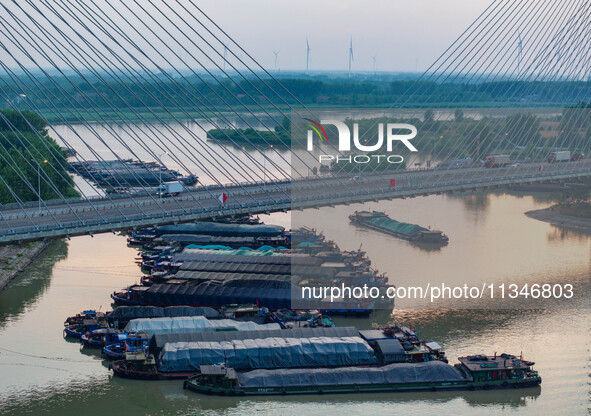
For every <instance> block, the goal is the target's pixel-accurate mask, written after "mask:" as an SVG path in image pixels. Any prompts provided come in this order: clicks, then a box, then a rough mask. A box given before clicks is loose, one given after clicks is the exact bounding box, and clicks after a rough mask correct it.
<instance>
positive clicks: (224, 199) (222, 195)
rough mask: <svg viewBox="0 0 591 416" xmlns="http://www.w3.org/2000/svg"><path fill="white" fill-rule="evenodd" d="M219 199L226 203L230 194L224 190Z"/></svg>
mask: <svg viewBox="0 0 591 416" xmlns="http://www.w3.org/2000/svg"><path fill="white" fill-rule="evenodd" d="M218 199H219V200H220V202H221V204H222V205H224V204H225V203H226V199H228V195H226V193H225V192H222V194H221V195H220V197H219V198H218Z"/></svg>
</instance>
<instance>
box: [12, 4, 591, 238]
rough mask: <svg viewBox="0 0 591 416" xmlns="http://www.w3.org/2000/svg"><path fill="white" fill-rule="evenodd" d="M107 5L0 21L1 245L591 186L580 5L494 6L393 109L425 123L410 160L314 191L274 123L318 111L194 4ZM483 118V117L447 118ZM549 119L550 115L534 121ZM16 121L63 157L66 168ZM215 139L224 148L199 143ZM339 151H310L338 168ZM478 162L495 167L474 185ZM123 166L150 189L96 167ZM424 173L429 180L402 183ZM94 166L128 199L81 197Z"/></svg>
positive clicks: (359, 171)
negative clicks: (167, 189)
mask: <svg viewBox="0 0 591 416" xmlns="http://www.w3.org/2000/svg"><path fill="white" fill-rule="evenodd" d="M103 3H104V4H101V7H96V5H94V4H93V5H90V4H88V3H87V2H83V1H81V0H58V1H49V0H40V1H38V2H33V1H28V0H26V1H16V0H15V1H13V2H6V3H3V4H0V7H1V8H2V13H0V49H1V50H2V58H1V61H0V67H1V71H0V102H3V103H4V104H3V107H4V109H5V110H10V111H11V113H10V114H12V115H7V114H8V113H0V127H1V129H0V195H5V196H6V197H7V200H8V201H9V203H7V204H5V205H3V206H2V208H1V209H0V243H2V242H10V241H23V240H31V239H41V238H54V237H64V236H71V235H78V234H88V233H98V232H109V231H112V230H116V229H122V228H128V227H137V226H145V225H157V224H163V223H170V222H181V221H190V220H199V219H210V218H214V217H220V216H230V215H241V214H255V213H265V212H276V211H286V210H290V209H300V208H307V207H319V206H330V205H336V204H349V203H355V202H363V201H374V200H380V199H387V198H400V197H413V196H419V195H430V194H437V193H443V192H462V191H472V190H477V189H487V188H491V187H498V186H504V185H509V184H522V183H531V182H540V181H547V180H568V179H571V178H580V177H587V176H591V159H588V158H587V157H585V156H583V155H585V154H589V153H591V152H590V150H591V149H589V148H590V147H591V140H589V138H590V137H589V133H590V132H591V120H590V117H589V111H590V110H589V106H588V105H587V103H588V102H589V101H590V100H591V89H590V88H589V82H588V80H589V76H590V75H591V74H590V71H591V68H590V64H589V62H591V60H590V59H589V56H588V54H589V51H590V50H591V48H590V47H589V40H590V39H591V37H590V36H589V24H590V23H591V19H590V17H591V16H590V14H591V13H590V6H591V4H590V2H589V1H563V2H553V1H541V0H540V1H530V2H519V1H511V0H498V1H493V2H492V3H491V5H490V6H489V7H488V8H487V9H486V10H484V11H483V12H482V14H481V15H480V16H479V17H478V18H477V19H476V20H475V21H474V22H473V23H472V24H471V25H470V26H469V27H468V28H467V29H466V30H465V31H464V32H463V33H461V34H459V37H458V38H457V39H456V41H455V42H454V43H453V44H452V45H450V47H449V48H448V49H447V50H446V51H444V52H443V53H442V55H441V56H440V57H439V58H438V59H437V60H436V61H435V62H434V63H433V65H432V66H431V67H430V68H429V69H428V70H427V71H426V72H425V73H424V74H423V75H422V76H421V77H420V78H419V79H417V80H416V81H415V82H413V83H410V84H409V86H408V87H407V91H405V93H404V94H402V95H401V96H400V98H398V99H397V101H396V102H392V103H391V108H392V109H400V110H405V109H408V108H414V109H416V108H419V109H420V112H421V115H420V116H419V118H418V119H417V117H416V115H415V116H414V120H415V121H412V120H410V119H409V120H408V122H416V123H419V126H418V135H417V137H416V139H415V140H417V143H420V144H421V145H422V147H421V148H420V149H419V152H416V153H415V152H407V153H405V154H404V158H405V162H406V165H405V166H406V169H397V170H391V171H387V170H384V169H382V168H381V167H380V165H379V164H367V165H359V166H356V167H355V168H354V169H352V170H351V169H349V170H348V171H347V173H344V172H342V171H341V172H333V173H332V174H321V175H311V174H310V172H312V171H314V172H316V171H317V169H318V168H319V163H318V159H317V153H309V152H306V151H304V150H302V149H301V148H298V144H297V141H296V142H294V143H295V144H294V146H292V147H291V148H290V145H291V138H303V137H306V134H307V131H306V128H305V127H302V126H301V125H299V124H297V123H291V126H288V125H286V123H285V122H284V120H285V118H287V119H292V120H294V119H297V118H314V119H316V118H317V117H316V112H315V111H312V110H311V109H310V108H308V106H307V105H306V104H305V103H303V102H301V101H300V99H299V98H298V97H297V96H296V95H294V94H293V93H292V92H290V91H289V89H288V88H286V86H285V85H284V84H283V83H282V81H281V80H280V79H276V78H275V77H273V75H271V74H270V73H268V72H267V71H265V69H264V68H263V67H262V66H261V65H259V64H258V62H257V60H256V59H255V58H254V57H252V56H250V55H249V54H248V52H247V51H246V50H244V49H243V48H242V47H241V46H240V45H239V44H238V43H237V42H236V41H235V40H234V39H233V38H232V37H231V36H229V35H228V34H227V33H226V32H225V31H224V30H223V29H222V28H220V27H219V26H217V25H216V23H215V22H214V21H213V20H211V19H210V18H209V16H208V15H207V14H206V13H205V12H204V11H202V10H201V9H200V8H199V7H198V5H197V4H196V3H195V2H194V1H192V0H177V1H172V2H168V1H167V2H165V1H161V0H148V1H146V2H140V1H136V0H133V1H132V2H127V1H124V0H103ZM540 85H542V87H540ZM448 86H452V87H453V88H452V87H449V88H448ZM458 86H460V87H458ZM482 97H485V98H482ZM483 103H484V104H486V105H485V106H486V107H488V109H490V110H491V112H490V115H488V114H487V112H486V111H483V110H482V111H481V110H479V111H474V112H473V113H474V115H472V116H469V115H468V114H467V115H466V116H464V115H463V114H458V113H457V112H455V115H454V118H455V119H454V118H451V117H450V116H449V114H450V113H452V114H453V113H454V109H457V108H464V109H466V110H465V111H466V113H468V110H467V109H468V108H471V107H477V106H479V105H483ZM483 106H484V105H483ZM549 107H554V108H557V110H556V111H555V114H554V113H552V112H550V115H549V116H547V117H546V118H545V121H544V122H543V123H542V122H540V121H539V120H533V119H535V118H536V117H537V115H538V113H539V112H543V111H542V110H546V109H547V108H549ZM430 108H433V110H432V111H431V112H429V110H428V109H430ZM503 109H505V111H506V114H507V115H506V116H499V115H498V114H499V113H502V111H501V112H499V110H503ZM493 110H494V111H493ZM26 111H33V112H35V113H37V114H39V115H40V117H41V119H42V122H43V123H41V122H40V123H41V124H47V125H49V127H50V130H51V131H52V136H53V137H54V138H55V139H56V141H57V142H58V143H59V144H60V145H62V146H63V147H65V148H66V149H67V150H69V151H71V154H73V155H74V156H70V158H69V160H66V158H65V156H64V154H63V152H62V151H61V150H60V149H59V148H58V147H56V146H54V145H52V144H51V142H50V141H49V140H48V138H47V136H46V133H45V131H44V128H38V126H37V123H33V122H32V121H31V119H30V117H29V118H28V117H27V114H29V113H26ZM416 111H417V110H415V114H416ZM423 112H424V115H423V114H422V113H423ZM464 117H465V119H464ZM411 118H412V117H411ZM73 120H75V121H73ZM91 120H92V122H91ZM187 120H188V122H189V123H193V124H194V125H196V126H197V127H198V129H194V128H191V126H189V125H188V123H187ZM462 120H465V121H462ZM466 120H467V121H466ZM532 120H533V121H532ZM397 121H398V122H400V121H401V120H397ZM380 122H383V120H382V121H380ZM377 123H378V121H377V120H376V121H375V124H377ZM454 123H456V124H454ZM542 124H544V126H542ZM56 127H59V128H56ZM239 127H240V128H239ZM210 128H214V129H219V130H220V133H221V134H223V135H224V136H225V137H224V140H223V144H220V143H217V142H212V141H211V140H207V139H206V138H205V137H204V134H203V132H205V131H207V130H208V129H210ZM550 130H551V131H550ZM200 131H201V132H200ZM335 144H336V141H332V140H331V141H330V143H329V142H325V143H323V144H322V151H323V152H325V153H329V154H333V155H335V156H342V157H346V156H347V154H350V152H346V151H342V150H339V149H338V148H337V147H336V146H335ZM564 152H570V153H569V157H568V158H565V159H564V160H562V161H559V160H555V161H552V160H551V158H550V160H551V162H556V163H551V162H548V160H549V159H548V157H549V155H550V154H555V155H556V154H564ZM575 154H576V155H577V156H576V157H575ZM490 155H504V156H507V162H506V163H502V164H501V166H492V167H489V168H487V167H485V166H483V165H486V161H487V160H488V159H487V157H488V156H490ZM571 155H572V157H571ZM559 158H560V157H559ZM127 159H134V160H136V161H138V162H137V163H139V164H140V165H142V168H144V170H145V172H148V175H151V176H152V177H151V178H146V177H144V176H142V175H141V174H139V173H138V170H136V169H135V168H132V167H130V166H129V165H128V164H126V163H122V165H121V166H122V168H120V169H122V170H123V171H124V173H125V174H126V175H125V177H126V178H128V179H123V175H121V170H119V171H117V172H116V171H115V169H114V168H110V167H109V166H111V165H110V163H111V161H119V162H123V161H125V160H127ZM148 159H151V160H154V161H156V163H157V164H158V166H159V169H153V168H150V167H149V163H148V162H142V160H148ZM571 159H572V160H571ZM425 160H429V161H430V162H433V163H432V166H433V167H432V168H428V169H416V168H415V167H416V166H419V165H420V166H421V167H422V166H424V165H425V163H424V161H425ZM509 160H510V162H509ZM89 161H96V162H98V163H99V164H101V163H102V164H103V166H105V168H104V170H103V172H101V173H100V175H104V174H105V171H106V172H107V173H111V174H112V175H111V177H112V178H113V179H112V181H114V183H111V186H114V187H117V188H129V182H130V179H129V178H131V181H132V182H133V183H134V186H133V187H134V192H129V193H125V194H123V195H117V196H115V195H111V194H104V195H103V196H100V197H96V196H93V195H91V194H90V192H89V189H94V188H96V186H97V185H96V184H97V183H100V182H101V180H102V179H103V178H102V177H99V173H97V171H95V170H93V169H91V168H89V167H88V166H90V165H89V163H88V162H89ZM72 162H75V163H77V166H79V171H77V173H78V175H77V176H76V178H75V179H76V180H75V181H74V182H72V180H71V179H70V177H69V175H68V174H67V173H66V168H67V167H68V166H67V165H68V163H72ZM468 162H469V163H468ZM430 164H431V163H430ZM437 165H439V166H437ZM173 168H174V169H175V170H178V171H180V172H182V174H183V175H184V176H187V177H199V180H200V183H199V184H198V185H197V186H194V187H189V188H187V191H186V192H182V193H180V194H178V195H176V196H170V197H167V198H162V197H160V196H158V195H156V193H155V190H154V186H153V184H154V183H157V184H158V183H162V172H163V170H164V171H165V173H166V172H170V171H172V169H173ZM109 169H111V170H112V172H109ZM68 186H71V187H73V188H74V189H75V190H76V191H77V193H78V194H79V195H80V196H79V197H76V198H72V197H71V195H69V194H68V193H67V192H66V191H64V189H66V188H67V187H68ZM26 194H28V195H29V196H30V195H33V198H28V199H29V200H31V199H32V201H31V202H26V200H25V197H24V195H26ZM222 194H224V195H226V197H227V200H226V201H225V202H221V201H220V199H219V198H220V196H221V195H222Z"/></svg>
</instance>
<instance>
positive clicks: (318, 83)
mask: <svg viewBox="0 0 591 416" xmlns="http://www.w3.org/2000/svg"><path fill="white" fill-rule="evenodd" d="M5 81H6V82H7V84H9V86H10V87H13V88H14V90H15V91H23V92H24V93H25V94H26V95H24V97H20V96H19V97H12V98H9V99H8V101H9V102H10V105H17V106H20V108H22V109H29V108H33V107H31V104H34V105H35V107H36V108H38V109H39V111H41V112H42V114H43V115H44V116H45V117H46V118H47V119H48V120H49V121H50V122H52V123H54V122H63V119H62V114H63V115H64V117H65V118H66V119H67V120H69V121H77V120H81V119H84V120H88V121H99V120H101V119H103V120H120V119H122V118H124V119H129V120H138V119H140V118H141V119H145V120H147V121H150V120H158V119H170V118H172V117H174V118H178V119H189V118H195V117H196V118H199V117H203V116H205V115H206V116H215V115H216V112H231V110H232V109H235V110H238V111H253V112H255V111H260V107H261V106H262V107H263V108H265V109H266V110H270V111H273V110H275V109H276V107H275V106H279V108H281V109H282V110H288V109H289V105H292V106H295V107H299V106H301V104H304V105H306V107H308V108H318V107H356V108H363V107H367V108H371V107H390V106H392V105H395V106H396V107H406V108H442V107H448V108H450V107H451V108H462V107H463V108H467V107H472V108H478V107H497V108H498V107H521V106H528V107H530V106H537V107H539V106H553V105H554V106H555V105H557V104H559V105H562V104H561V103H564V102H568V101H569V100H570V99H571V97H572V100H573V102H574V100H576V98H575V97H580V96H588V95H590V94H591V84H590V83H587V82H582V81H554V82H525V81H511V80H507V81H502V82H487V83H481V84H472V83H462V82H456V83H437V82H432V81H417V80H412V79H407V80H394V81H393V80H391V79H377V78H371V77H366V78H365V79H346V78H338V77H336V78H329V77H328V76H317V77H312V78H310V77H306V78H304V77H302V78H280V79H279V80H278V81H279V82H280V83H281V85H278V84H277V83H276V82H275V81H273V80H270V79H263V80H260V79H254V78H253V79H248V80H245V79H234V80H229V79H225V80H223V81H222V85H220V84H219V83H218V82H216V81H214V80H213V79H211V78H206V79H205V80H200V79H198V78H197V77H196V76H194V75H193V76H186V77H185V78H178V79H177V80H175V81H174V82H173V81H171V80H169V79H165V78H162V79H161V80H160V82H158V83H156V82H152V81H150V82H148V81H146V82H144V83H140V84H136V83H124V84H120V83H117V82H114V81H112V82H108V83H106V84H105V83H104V82H101V81H100V80H99V79H98V78H97V77H93V76H91V75H88V76H87V78H86V79H83V78H81V77H71V78H70V79H66V78H63V77H54V78H53V81H50V80H47V79H44V78H43V77H41V79H40V82H41V83H42V85H43V89H44V94H37V93H36V91H37V90H38V88H37V87H36V86H34V85H27V84H26V83H25V85H14V84H13V81H12V80H11V79H10V78H5ZM284 87H285V88H284ZM8 90H10V88H8ZM287 91H289V93H288V92H287ZM292 94H293V95H292ZM277 95H279V97H277ZM267 97H269V99H270V100H271V101H272V102H273V103H274V105H271V104H270V103H269V99H268V98H267ZM2 105H6V104H5V103H1V102H0V107H1V106H2ZM457 116H458V117H457V118H456V120H457V121H461V118H462V114H459V113H458V114H457Z"/></svg>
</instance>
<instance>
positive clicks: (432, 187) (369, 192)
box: [0, 171, 589, 236]
mask: <svg viewBox="0 0 591 416" xmlns="http://www.w3.org/2000/svg"><path fill="white" fill-rule="evenodd" d="M573 174H575V175H581V174H589V172H582V171H571V172H548V173H546V174H544V175H537V174H530V175H522V176H518V177H517V176H507V177H503V178H497V179H496V180H494V181H489V180H486V179H482V178H481V179H475V180H464V181H449V182H439V183H431V184H414V185H406V186H400V187H398V186H397V187H396V189H387V188H385V189H384V192H381V193H376V190H375V189H371V188H363V189H360V190H358V191H356V192H354V193H351V192H346V193H343V192H336V191H335V192H328V193H326V192H325V193H323V197H322V200H319V198H318V196H317V195H313V194H311V193H304V194H302V195H300V194H298V195H297V198H296V199H295V200H294V199H293V198H278V199H273V198H272V197H270V196H269V197H268V198H265V199H261V200H259V201H249V202H243V203H229V204H226V205H224V206H217V207H210V208H207V207H196V208H190V209H179V210H171V211H166V212H156V213H151V214H135V215H129V216H117V217H109V219H108V220H107V219H93V220H88V221H70V222H64V223H62V224H47V225H40V226H28V227H18V228H16V229H13V230H10V229H4V230H0V236H7V235H20V234H34V233H42V232H43V231H53V230H56V229H60V230H64V231H66V232H65V234H67V230H72V231H74V230H75V229H77V228H81V227H90V226H99V225H104V229H106V230H108V229H109V225H110V224H124V223H128V222H129V223H130V222H133V221H145V220H154V222H155V223H157V222H159V220H162V219H166V218H172V217H179V216H187V215H191V214H207V213H215V214H214V215H212V216H213V217H217V216H223V215H224V212H225V211H226V212H227V211H232V210H243V209H251V208H252V209H253V210H254V211H258V212H261V211H260V210H259V208H260V207H267V206H269V207H272V206H274V205H276V206H281V205H286V204H293V203H294V202H295V203H296V205H300V204H301V203H305V202H310V201H315V202H316V203H318V204H323V203H324V204H326V205H328V204H329V202H328V201H330V200H341V199H346V198H349V199H351V202H354V200H355V197H359V198H360V200H367V199H379V197H380V196H383V195H391V194H395V193H400V192H401V191H408V192H409V191H411V190H412V191H417V190H420V191H421V192H419V193H423V194H427V193H436V192H438V190H439V191H441V190H444V191H447V189H453V188H454V187H458V186H465V187H466V186H467V187H470V185H476V184H478V185H482V184H486V186H495V185H497V184H504V183H507V182H508V181H513V182H520V181H521V182H523V181H529V182H531V181H532V180H534V181H541V180H547V179H550V178H552V177H559V176H560V177H565V176H568V175H573ZM366 196H369V198H366ZM362 197H363V198H362ZM209 199H211V197H209ZM303 205H306V204H303ZM270 210H272V208H271V209H270Z"/></svg>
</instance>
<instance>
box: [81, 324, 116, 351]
mask: <svg viewBox="0 0 591 416" xmlns="http://www.w3.org/2000/svg"><path fill="white" fill-rule="evenodd" d="M125 339H127V334H126V333H124V332H122V331H120V330H118V329H113V328H99V329H95V330H92V331H89V332H87V333H86V334H84V335H82V336H81V337H80V341H81V342H82V345H84V346H85V347H95V348H103V347H105V346H106V345H110V344H114V343H116V342H122V341H124V340H125Z"/></svg>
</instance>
